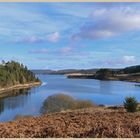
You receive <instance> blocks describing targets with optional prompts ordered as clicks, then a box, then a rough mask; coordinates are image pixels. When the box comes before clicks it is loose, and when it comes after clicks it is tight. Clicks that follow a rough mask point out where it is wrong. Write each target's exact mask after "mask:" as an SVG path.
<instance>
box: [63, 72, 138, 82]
mask: <svg viewBox="0 0 140 140" xmlns="http://www.w3.org/2000/svg"><path fill="white" fill-rule="evenodd" d="M139 75H140V74H138V75H137V76H138V77H139ZM65 76H66V77H67V78H70V79H95V80H103V81H124V82H133V83H140V80H139V79H137V78H135V76H134V77H133V75H125V76H126V77H124V75H121V74H120V75H119V76H118V75H117V76H110V77H108V78H106V79H100V78H96V77H95V74H82V73H71V74H66V75H65ZM129 76H131V77H129Z"/></svg>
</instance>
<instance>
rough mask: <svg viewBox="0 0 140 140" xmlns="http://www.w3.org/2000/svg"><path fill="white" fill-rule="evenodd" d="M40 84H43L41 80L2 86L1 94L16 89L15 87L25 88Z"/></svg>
mask: <svg viewBox="0 0 140 140" xmlns="http://www.w3.org/2000/svg"><path fill="white" fill-rule="evenodd" d="M39 85H41V82H32V83H26V84H18V85H14V86H10V87H4V88H0V94H1V93H4V92H7V91H11V90H14V89H24V88H30V87H35V86H39Z"/></svg>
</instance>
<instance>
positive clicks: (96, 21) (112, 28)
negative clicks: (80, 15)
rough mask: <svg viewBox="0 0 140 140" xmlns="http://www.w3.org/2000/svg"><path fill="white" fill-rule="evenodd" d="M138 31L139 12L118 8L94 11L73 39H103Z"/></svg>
mask: <svg viewBox="0 0 140 140" xmlns="http://www.w3.org/2000/svg"><path fill="white" fill-rule="evenodd" d="M137 30H140V11H139V10H138V11H136V8H130V7H120V8H118V9H117V8H114V7H113V8H110V9H105V8H104V9H96V10H95V11H94V12H93V13H92V14H91V16H90V19H89V21H88V22H86V23H85V24H84V25H83V26H82V27H81V28H80V31H79V32H78V33H76V34H74V35H73V36H72V38H73V39H91V40H95V39H103V38H108V37H112V36H115V35H118V34H121V33H123V32H128V31H137Z"/></svg>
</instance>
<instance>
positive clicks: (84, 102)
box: [75, 100, 93, 109]
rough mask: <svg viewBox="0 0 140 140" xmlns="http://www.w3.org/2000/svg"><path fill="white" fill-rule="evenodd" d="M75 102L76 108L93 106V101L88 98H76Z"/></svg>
mask: <svg viewBox="0 0 140 140" xmlns="http://www.w3.org/2000/svg"><path fill="white" fill-rule="evenodd" d="M75 104H76V109H82V108H89V107H92V106H93V103H92V102H91V101H89V100H77V101H76V103H75Z"/></svg>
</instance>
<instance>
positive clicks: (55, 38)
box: [47, 32, 60, 42]
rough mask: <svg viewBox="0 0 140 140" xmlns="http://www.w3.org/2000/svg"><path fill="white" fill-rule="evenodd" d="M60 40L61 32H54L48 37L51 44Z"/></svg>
mask: <svg viewBox="0 0 140 140" xmlns="http://www.w3.org/2000/svg"><path fill="white" fill-rule="evenodd" d="M59 39H60V34H59V32H54V33H52V34H50V35H49V36H48V37H47V40H48V41H50V42H58V41H59Z"/></svg>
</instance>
